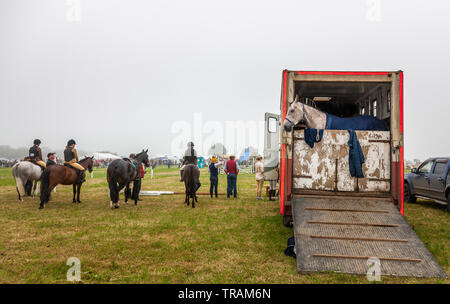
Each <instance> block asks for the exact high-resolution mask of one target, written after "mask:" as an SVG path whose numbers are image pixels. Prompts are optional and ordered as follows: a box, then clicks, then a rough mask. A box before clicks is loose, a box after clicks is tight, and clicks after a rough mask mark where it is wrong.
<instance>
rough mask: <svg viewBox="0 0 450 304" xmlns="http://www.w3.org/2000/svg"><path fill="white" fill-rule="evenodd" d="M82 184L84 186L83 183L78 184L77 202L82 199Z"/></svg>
mask: <svg viewBox="0 0 450 304" xmlns="http://www.w3.org/2000/svg"><path fill="white" fill-rule="evenodd" d="M81 186H83V184H78V185H77V203H81V201H80V192H81Z"/></svg>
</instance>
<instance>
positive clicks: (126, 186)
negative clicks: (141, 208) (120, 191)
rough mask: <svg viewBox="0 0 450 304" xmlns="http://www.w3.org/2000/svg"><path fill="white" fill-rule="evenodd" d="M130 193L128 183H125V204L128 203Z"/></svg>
mask: <svg viewBox="0 0 450 304" xmlns="http://www.w3.org/2000/svg"><path fill="white" fill-rule="evenodd" d="M129 193H130V183H126V185H125V191H124V194H125V204H128V194H129Z"/></svg>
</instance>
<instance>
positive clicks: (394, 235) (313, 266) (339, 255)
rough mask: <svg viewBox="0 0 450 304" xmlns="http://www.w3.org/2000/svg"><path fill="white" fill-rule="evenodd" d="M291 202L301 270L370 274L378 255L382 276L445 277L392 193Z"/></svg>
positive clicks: (303, 197) (300, 198)
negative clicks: (393, 199)
mask: <svg viewBox="0 0 450 304" xmlns="http://www.w3.org/2000/svg"><path fill="white" fill-rule="evenodd" d="M292 204H293V219H294V235H295V248H296V252H297V267H298V271H299V272H301V273H305V272H315V271H335V272H341V273H350V274H364V275H365V274H366V273H367V271H368V267H369V266H368V263H367V261H368V259H369V258H370V257H376V258H378V259H379V260H380V265H381V276H383V275H395V276H412V277H438V278H445V277H446V273H445V272H444V271H443V270H442V268H441V267H440V266H439V264H438V263H437V262H436V260H435V259H434V257H433V256H432V255H431V253H430V252H429V251H428V250H427V248H426V247H425V246H424V244H423V243H422V241H421V240H420V239H419V238H418V236H417V235H416V233H415V232H414V231H413V229H412V228H411V227H410V226H409V225H408V223H407V222H406V221H405V219H404V218H403V217H402V216H401V215H400V213H399V211H398V210H397V208H396V206H395V205H394V204H393V203H392V201H391V198H389V197H384V198H381V197H354V196H353V197H352V196H332V195H330V196H315V195H310V196H308V195H302V196H295V197H294V199H293V202H292Z"/></svg>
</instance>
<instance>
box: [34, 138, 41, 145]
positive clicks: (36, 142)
mask: <svg viewBox="0 0 450 304" xmlns="http://www.w3.org/2000/svg"><path fill="white" fill-rule="evenodd" d="M33 144H35V145H40V144H41V141H40V140H39V139H35V140H34V141H33Z"/></svg>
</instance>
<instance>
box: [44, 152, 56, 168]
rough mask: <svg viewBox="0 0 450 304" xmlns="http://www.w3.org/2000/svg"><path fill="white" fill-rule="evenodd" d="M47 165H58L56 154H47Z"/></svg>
mask: <svg viewBox="0 0 450 304" xmlns="http://www.w3.org/2000/svg"><path fill="white" fill-rule="evenodd" d="M45 165H46V167H48V166H52V165H56V162H55V153H53V152H50V153H48V154H47V163H46V164H45Z"/></svg>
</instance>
